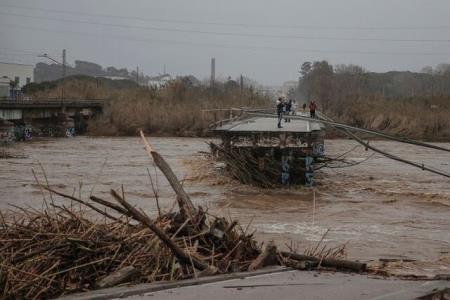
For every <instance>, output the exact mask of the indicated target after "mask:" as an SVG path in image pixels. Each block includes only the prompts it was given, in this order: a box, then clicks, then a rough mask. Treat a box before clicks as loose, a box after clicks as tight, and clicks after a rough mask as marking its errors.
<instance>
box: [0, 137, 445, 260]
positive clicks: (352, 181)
mask: <svg viewBox="0 0 450 300" xmlns="http://www.w3.org/2000/svg"><path fill="white" fill-rule="evenodd" d="M151 143H152V145H153V146H154V147H155V149H157V150H158V152H160V153H161V154H162V155H163V156H164V157H165V158H166V159H167V160H168V162H169V163H170V164H171V166H172V167H173V169H174V170H175V172H176V174H177V175H178V176H179V178H180V179H184V186H185V187H186V189H187V191H188V192H189V193H190V195H191V197H192V199H193V201H194V203H195V204H196V205H201V206H203V207H204V208H208V209H209V211H210V212H211V213H220V214H221V215H224V216H227V217H230V218H233V219H237V220H239V221H240V222H241V224H243V225H247V224H249V223H251V224H250V227H249V230H256V236H257V238H258V239H259V240H261V241H263V240H269V239H274V240H275V241H277V242H278V243H279V244H280V245H290V246H292V245H293V246H295V247H298V248H299V249H304V248H307V247H308V246H310V245H314V244H315V243H317V241H319V240H320V239H321V238H322V236H323V235H324V233H325V232H327V231H328V230H329V231H328V233H327V234H326V235H325V237H324V241H325V242H326V243H328V244H329V245H339V244H343V243H347V246H346V249H347V252H348V256H349V258H353V259H364V260H366V259H377V258H380V257H383V258H408V259H417V260H436V259H438V258H439V257H441V256H442V255H448V253H449V251H450V180H449V179H447V178H444V177H441V176H438V175H433V174H430V173H427V172H425V171H422V170H420V169H415V168H413V167H410V166H407V165H403V164H400V163H398V162H395V161H391V160H388V159H387V158H384V157H382V156H380V155H374V156H373V157H371V158H370V159H369V160H367V161H366V162H364V163H362V164H359V165H356V166H353V167H349V168H337V169H322V170H320V171H319V172H318V173H319V174H318V176H317V177H318V185H317V186H316V187H315V188H314V189H311V188H305V187H303V188H296V189H280V190H261V189H257V188H252V187H248V186H243V185H241V184H238V183H236V182H234V181H232V180H229V179H227V178H226V177H224V176H222V175H218V172H219V171H217V170H215V166H216V165H215V164H214V163H211V162H210V161H209V160H208V159H207V158H205V156H204V155H203V154H201V153H200V152H201V151H208V146H207V144H206V143H205V140H204V139H197V138H152V139H151ZM371 144H372V145H374V146H377V147H379V148H381V149H384V150H387V151H390V152H392V153H393V154H397V155H401V156H402V157H404V158H407V159H410V160H414V161H417V162H420V163H422V162H423V163H425V164H428V165H431V166H433V167H436V168H439V169H442V170H446V171H447V172H450V156H449V155H448V153H445V152H439V151H437V150H430V149H424V148H418V147H413V146H409V145H404V144H398V143H393V142H386V141H373V142H371ZM355 145H356V144H355V142H353V141H349V140H327V141H326V152H327V154H328V155H330V156H337V155H339V154H341V153H344V152H346V151H348V150H351V149H353V148H354V147H355ZM441 145H442V146H446V147H448V148H450V144H441ZM8 151H9V152H11V153H12V154H14V155H17V156H18V158H12V159H0V208H1V209H2V210H8V209H13V207H12V206H11V205H9V204H12V205H16V206H22V207H24V206H27V205H29V206H32V207H42V202H43V201H42V198H43V195H42V193H41V191H40V190H39V188H38V186H37V184H36V181H35V179H34V176H33V174H32V169H33V170H35V172H36V174H37V177H38V179H39V180H40V181H41V182H44V180H45V178H44V174H43V173H44V172H43V171H42V169H44V170H45V175H46V176H47V179H48V181H49V183H50V185H52V186H54V187H56V188H57V189H59V190H61V191H63V192H66V193H69V194H72V193H75V194H76V195H81V197H83V198H87V197H88V196H89V195H90V194H94V195H96V196H99V197H103V198H106V199H111V197H110V196H109V191H110V189H112V188H114V189H120V188H121V185H123V186H124V189H125V193H126V196H127V199H129V200H130V201H132V202H133V203H135V204H136V205H138V206H139V207H141V208H142V209H144V210H145V211H147V212H148V213H149V214H150V215H154V214H156V212H157V208H156V204H155V203H156V201H155V197H154V194H153V192H152V188H151V185H150V180H149V176H148V174H147V168H148V169H149V171H150V173H151V174H153V178H154V180H155V181H157V186H158V190H159V198H160V199H159V201H160V203H161V206H162V208H163V209H164V210H168V209H170V207H171V206H172V204H173V203H174V199H175V197H174V193H173V191H172V190H171V189H170V186H169V185H168V183H167V182H166V181H165V179H164V178H163V176H162V175H161V174H160V173H158V176H155V169H154V167H153V165H152V164H151V161H150V160H149V158H148V157H147V155H146V153H145V151H144V150H143V146H142V144H141V143H140V141H139V139H138V138H134V137H128V138H90V137H76V138H72V139H49V140H36V141H33V142H31V143H18V144H15V145H14V146H12V147H10V148H9V149H8ZM369 155H371V153H370V152H366V151H365V149H363V148H362V147H358V148H356V149H354V151H352V152H350V153H348V154H347V155H346V158H348V159H351V160H354V161H362V160H364V159H365V158H367V157H368V156H369ZM314 194H315V197H314ZM45 197H46V198H48V197H49V196H48V195H45ZM314 198H315V201H313V199H314ZM56 201H62V200H59V199H56Z"/></svg>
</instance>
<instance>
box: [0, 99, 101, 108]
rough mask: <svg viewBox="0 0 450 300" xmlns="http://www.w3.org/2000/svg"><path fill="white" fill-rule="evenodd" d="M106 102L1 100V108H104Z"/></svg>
mask: <svg viewBox="0 0 450 300" xmlns="http://www.w3.org/2000/svg"><path fill="white" fill-rule="evenodd" d="M103 106H104V100H36V99H33V100H11V99H6V100H0V108H58V107H69V108H70V107H79V108H83V107H86V108H103Z"/></svg>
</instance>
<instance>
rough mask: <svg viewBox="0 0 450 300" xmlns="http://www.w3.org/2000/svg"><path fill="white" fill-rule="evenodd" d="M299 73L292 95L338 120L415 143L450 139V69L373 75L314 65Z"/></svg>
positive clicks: (325, 64) (445, 66)
mask: <svg viewBox="0 0 450 300" xmlns="http://www.w3.org/2000/svg"><path fill="white" fill-rule="evenodd" d="M300 73H301V75H302V76H301V78H300V81H299V84H298V86H297V87H296V88H294V89H292V90H291V91H290V93H289V96H290V97H294V98H297V99H298V100H299V101H300V102H306V101H309V100H312V99H314V100H315V101H316V102H317V104H318V106H319V109H320V110H321V112H324V113H325V114H326V115H328V116H329V117H331V118H333V119H335V120H337V121H340V122H344V123H347V124H350V125H354V126H358V127H364V128H370V129H375V130H381V131H383V132H386V133H390V134H396V135H404V136H407V137H410V138H415V139H424V140H447V141H448V139H449V138H450V88H449V87H450V65H449V64H440V65H438V66H436V68H434V69H433V68H431V67H427V68H424V70H423V71H422V72H416V73H413V72H394V71H393V72H386V73H374V72H369V71H367V70H365V69H364V68H362V67H360V66H356V65H334V66H333V65H331V64H330V63H328V62H327V61H315V62H305V63H303V64H302V66H301V69H300Z"/></svg>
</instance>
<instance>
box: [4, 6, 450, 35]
mask: <svg viewBox="0 0 450 300" xmlns="http://www.w3.org/2000/svg"><path fill="white" fill-rule="evenodd" d="M0 6H3V7H9V8H16V9H25V10H35V11H41V12H51V13H63V14H69V15H77V16H88V17H102V18H113V19H122V20H136V21H144V22H160V23H174V24H193V25H216V26H233V27H248V28H252V27H253V28H284V29H289V28H290V29H309V30H444V29H450V26H448V25H445V26H443V25H438V26H382V27H367V26H317V25H279V24H255V23H253V24H250V23H226V22H204V21H192V20H178V19H161V18H142V17H128V16H119V15H112V14H98V13H96V14H93V13H85V12H76V11H68V10H59V9H48V8H46V9H44V8H40V7H32V6H19V5H11V4H0Z"/></svg>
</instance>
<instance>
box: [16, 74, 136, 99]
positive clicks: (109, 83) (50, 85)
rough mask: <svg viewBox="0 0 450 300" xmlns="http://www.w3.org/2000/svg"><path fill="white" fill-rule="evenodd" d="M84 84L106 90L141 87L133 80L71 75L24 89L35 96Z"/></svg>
mask: <svg viewBox="0 0 450 300" xmlns="http://www.w3.org/2000/svg"><path fill="white" fill-rule="evenodd" d="M74 81H77V82H84V83H86V84H95V85H98V86H102V87H103V88H106V89H115V90H120V89H132V88H137V87H139V85H138V84H137V83H136V82H135V81H132V80H129V79H124V80H117V79H109V78H105V77H92V76H86V75H71V76H67V77H65V78H64V79H62V78H60V79H57V80H52V81H43V82H40V83H37V82H32V83H30V84H27V85H26V86H24V87H23V88H22V90H23V92H24V93H25V94H29V95H31V94H35V93H37V92H44V91H47V90H53V89H55V88H56V87H58V86H59V85H61V84H62V83H63V82H64V83H68V82H74Z"/></svg>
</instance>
